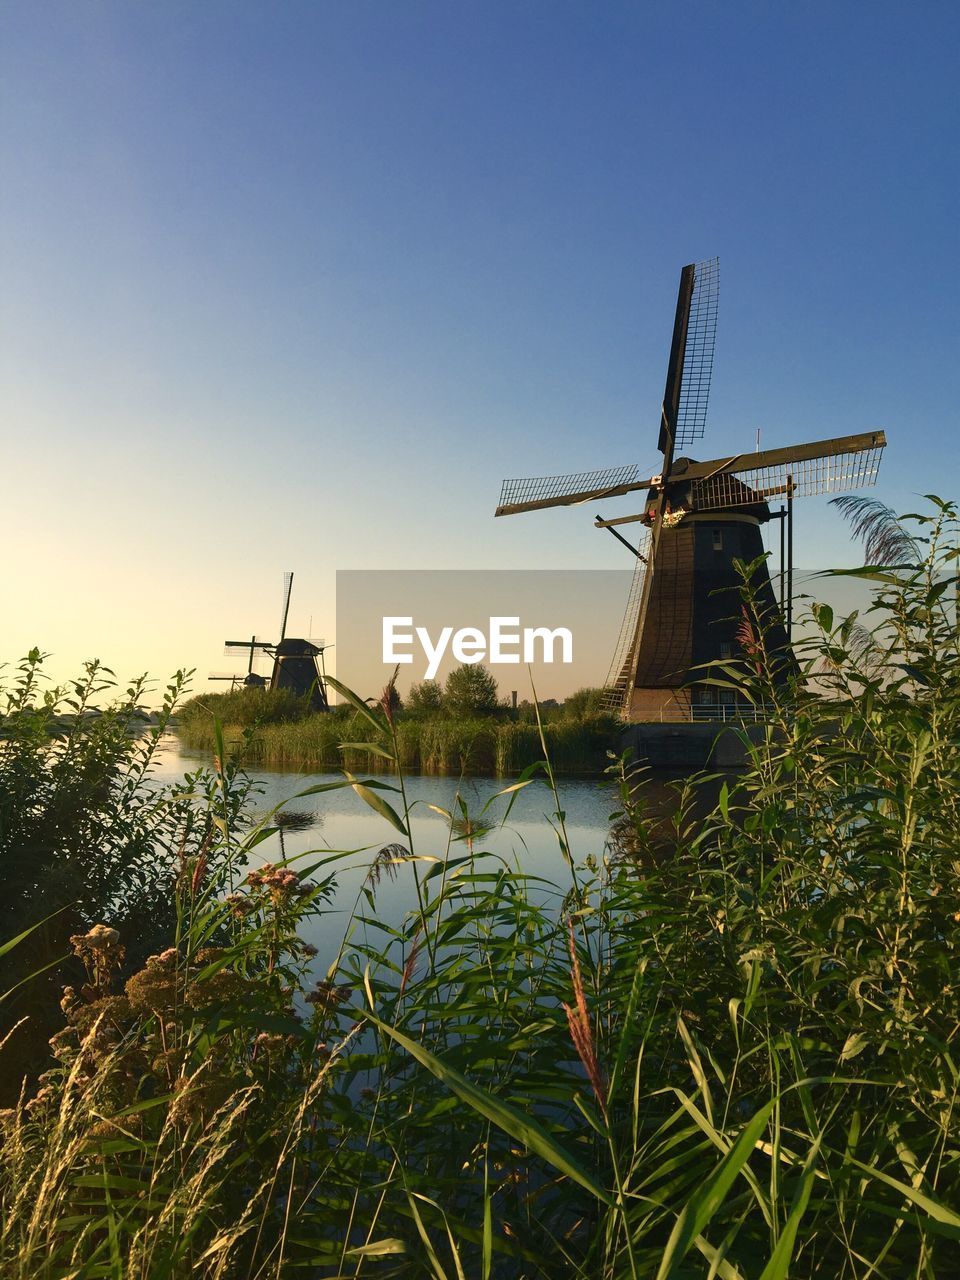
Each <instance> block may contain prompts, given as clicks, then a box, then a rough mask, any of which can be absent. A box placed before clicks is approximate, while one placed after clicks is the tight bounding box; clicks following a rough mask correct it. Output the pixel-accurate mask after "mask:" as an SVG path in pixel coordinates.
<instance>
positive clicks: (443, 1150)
mask: <svg viewBox="0 0 960 1280" xmlns="http://www.w3.org/2000/svg"><path fill="white" fill-rule="evenodd" d="M921 532H922V533H924V534H925V535H926V536H927V538H928V542H929V549H928V555H927V558H926V559H925V560H924V561H923V562H922V563H920V564H919V565H918V566H917V567H916V568H905V569H904V568H899V569H891V568H886V567H881V568H879V569H872V570H870V572H871V573H873V574H874V577H875V579H876V578H877V577H878V576H879V584H880V586H881V594H880V598H879V599H878V602H877V606H876V608H877V615H876V619H877V621H878V622H880V623H882V624H883V625H880V626H879V627H876V628H874V635H875V636H876V637H877V640H876V644H875V645H874V647H873V649H872V651H871V653H870V655H869V660H866V659H865V658H864V657H863V654H862V650H861V648H860V647H859V646H858V645H854V644H852V643H851V638H852V636H853V628H854V626H855V625H856V624H855V620H851V619H835V618H834V617H833V616H832V614H830V612H829V610H825V609H819V610H816V611H815V619H814V624H815V626H816V638H815V640H814V641H812V642H811V645H810V647H809V650H808V651H807V652H806V654H804V655H803V670H802V672H801V673H800V674H801V676H802V677H806V676H809V675H811V674H813V673H816V674H817V677H818V679H819V681H820V682H821V684H825V685H826V686H828V689H827V691H828V694H829V700H828V701H824V700H823V699H821V698H818V697H815V696H814V695H813V694H811V693H809V692H808V691H807V683H806V681H805V679H801V680H798V682H797V684H796V685H795V686H794V687H793V688H791V689H784V687H783V686H782V685H780V684H779V683H777V682H775V681H773V680H772V679H771V678H770V676H769V664H768V662H767V655H766V654H765V652H764V638H763V632H762V627H761V625H760V622H759V619H757V618H756V617H754V618H753V619H752V625H753V628H754V631H753V640H752V643H751V646H750V652H749V655H748V658H747V660H746V661H745V663H744V664H743V665H739V664H736V663H731V664H728V666H727V668H726V670H725V671H724V672H723V674H722V675H720V676H718V678H721V679H724V680H729V681H730V682H733V683H735V684H736V685H737V686H738V689H739V691H740V693H741V694H742V695H743V696H744V697H747V698H750V699H753V700H755V701H757V702H758V703H763V704H766V705H767V706H768V707H769V708H770V719H769V726H768V732H767V733H766V736H764V737H762V738H761V740H760V741H758V742H754V743H753V744H752V746H751V751H750V757H749V763H748V766H747V768H746V769H745V771H744V772H743V773H742V774H741V775H739V776H738V777H737V778H736V780H734V781H731V780H730V779H727V780H725V782H724V783H723V785H719V780H710V779H707V778H694V779H691V780H690V781H689V782H688V783H687V784H686V785H685V786H684V787H683V788H681V789H680V790H679V791H678V796H677V808H676V812H675V814H674V816H673V818H672V819H671V820H670V821H667V822H661V823H660V824H658V825H657V826H653V825H651V823H650V822H649V821H648V818H647V816H646V812H645V799H644V787H643V779H642V776H638V775H637V774H636V773H635V772H633V771H632V770H631V767H630V765H629V762H627V761H621V762H619V763H618V764H617V765H616V766H615V771H616V774H617V776H618V777H619V781H620V799H621V806H620V813H619V816H618V818H617V820H616V822H615V824H614V828H613V836H612V839H611V843H610V846H609V847H608V848H607V849H605V850H601V849H592V850H587V851H579V850H574V849H571V848H570V845H569V841H568V838H567V833H566V828H565V823H564V816H563V807H562V800H561V794H560V792H558V791H557V789H556V787H555V782H554V775H553V772H552V770H551V769H550V767H549V765H546V766H545V767H544V768H543V769H542V770H539V771H529V772H528V773H527V774H525V775H521V777H520V778H519V779H518V780H517V782H516V783H514V784H513V785H512V786H511V787H506V788H504V790H503V792H502V793H501V794H500V796H499V797H496V798H495V799H494V800H493V801H492V802H490V803H489V804H488V806H487V808H486V811H485V812H482V813H479V814H474V815H467V814H465V813H464V812H463V811H462V810H461V809H460V808H459V807H458V809H457V810H456V811H455V812H451V813H449V814H447V818H448V822H447V828H448V831H447V837H446V840H445V841H443V842H441V843H439V844H437V845H432V846H431V847H429V848H421V847H419V846H418V845H416V844H415V842H414V840H413V837H412V827H411V821H410V808H409V806H408V804H407V799H406V794H405V786H404V780H403V774H402V771H400V772H399V774H398V777H397V780H396V782H395V783H394V782H390V783H387V782H384V781H382V780H379V781H378V780H376V779H366V780H362V779H359V778H356V777H352V776H351V777H344V778H343V779H342V780H341V781H339V782H335V783H332V784H327V785H332V786H343V787H351V788H353V790H354V791H355V793H356V795H357V797H358V801H360V802H365V803H366V804H368V805H370V806H371V807H373V808H374V809H375V810H376V811H377V812H378V813H379V814H380V815H381V817H382V819H383V822H384V840H383V844H382V845H381V846H380V847H379V848H378V849H375V850H374V849H372V850H370V851H369V853H368V855H367V858H366V861H365V866H366V872H365V876H364V880H363V883H362V886H361V888H360V891H359V894H358V898H357V906H356V909H355V910H354V912H353V914H352V917H351V919H350V920H349V921H348V922H347V924H346V928H345V931H344V932H343V941H342V944H341V947H340V951H339V955H338V958H337V961H336V963H335V964H334V965H333V966H332V967H331V969H330V970H329V971H328V972H326V973H324V974H316V973H313V972H312V971H310V969H309V967H308V966H309V959H310V957H309V954H308V949H307V948H305V946H304V944H303V943H302V942H301V941H300V940H299V939H300V936H301V935H302V933H303V931H304V927H305V926H306V925H307V924H308V923H309V922H310V921H311V920H313V921H316V920H317V918H318V917H319V919H320V921H321V922H322V923H324V925H325V927H327V928H330V929H337V930H338V931H341V930H343V923H342V920H341V918H340V916H339V915H337V916H333V915H328V914H327V913H328V912H329V908H330V895H331V894H332V892H333V887H334V881H335V878H336V874H337V870H338V868H339V866H340V864H341V861H342V859H343V858H346V857H348V856H349V857H351V858H354V857H355V856H356V854H355V853H354V854H351V855H346V854H344V855H339V854H337V853H335V852H332V851H330V850H321V851H317V852H316V853H314V854H311V855H305V856H304V857H303V858H302V859H301V860H299V861H298V862H297V863H296V864H294V865H270V866H262V865H259V866H256V865H254V863H255V858H256V852H255V851H256V849H257V848H258V846H259V844H260V843H261V842H262V840H263V838H264V836H265V835H266V834H267V833H268V832H269V831H270V830H271V829H272V826H273V825H275V820H276V816H277V815H276V814H273V815H270V816H268V817H267V818H266V819H265V820H264V821H263V823H262V824H260V825H259V826H257V827H253V828H250V827H246V828H244V827H243V826H242V825H240V826H238V825H237V824H236V823H235V822H234V820H233V818H232V817H231V816H230V815H231V814H233V815H236V814H238V813H240V812H242V810H243V793H242V780H241V779H239V778H238V777H231V776H229V775H227V774H223V773H221V774H214V775H212V783H213V785H212V786H211V787H210V788H209V789H206V788H205V785H204V786H201V785H195V787H194V791H193V796H194V802H195V805H196V814H197V815H200V814H202V813H204V812H206V813H207V814H208V815H209V827H208V830H209V831H210V832H211V835H210V838H209V840H207V841H206V842H205V843H203V844H202V845H200V846H191V847H190V849H189V851H188V852H187V853H186V855H185V857H184V858H183V860H182V865H181V866H180V867H179V868H178V870H177V873H176V875H175V877H174V879H173V880H172V882H171V883H169V885H168V886H167V889H168V892H169V894H170V898H171V900H172V901H173V903H174V904H175V907H176V925H175V928H174V930H173V931H172V933H171V935H170V937H169V938H168V940H167V946H166V947H165V948H164V949H163V950H162V951H159V952H158V953H157V954H156V955H154V956H153V957H152V958H148V959H147V960H146V962H145V963H137V964H136V965H132V966H131V965H129V964H127V962H126V960H125V959H124V957H122V956H121V955H120V953H119V948H121V947H122V946H123V945H124V944H125V941H126V939H125V938H124V936H123V934H122V932H120V931H119V930H117V931H116V932H115V931H114V929H113V925H112V923H111V921H110V920H105V921H104V922H103V923H102V928H100V929H98V928H96V925H97V924H99V923H100V922H97V921H91V922H90V926H91V927H89V928H87V930H86V931H84V932H78V933H77V934H76V935H75V936H74V937H73V939H72V946H73V949H74V950H75V951H76V953H77V954H76V956H75V957H74V959H73V961H72V964H73V967H74V970H75V971H76V977H75V978H73V979H72V981H71V987H72V991H71V992H70V993H68V995H67V997H66V998H65V1000H64V1014H63V1030H62V1034H61V1035H60V1036H59V1037H57V1038H56V1042H55V1051H56V1054H57V1065H56V1066H54V1067H53V1068H52V1070H51V1071H50V1073H49V1074H48V1076H47V1078H46V1079H44V1080H43V1081H42V1082H41V1083H40V1087H39V1089H37V1088H33V1089H31V1090H29V1091H28V1093H27V1096H26V1097H25V1098H24V1099H23V1101H22V1102H21V1103H20V1104H18V1105H16V1106H14V1107H13V1108H11V1109H10V1110H8V1111H7V1112H5V1113H3V1115H2V1117H0V1124H2V1125H3V1128H4V1135H5V1141H4V1143H3V1144H2V1146H0V1208H2V1210H3V1212H2V1215H0V1271H2V1273H3V1275H4V1276H7V1275H9V1276H10V1277H12V1278H15V1280H26V1278H27V1277H31V1280H32V1278H33V1277H48V1278H49V1280H60V1278H61V1277H66V1276H68V1275H69V1276H75V1275H83V1276H90V1277H94V1276H122V1277H126V1276H131V1277H132V1276H145V1275H149V1276H151V1277H152V1276H171V1277H172V1276H185V1275H191V1276H202V1277H205V1278H206V1277H210V1278H211V1280H212V1278H213V1277H254V1276H256V1277H262V1278H263V1280H268V1278H277V1280H279V1278H280V1277H286V1276H290V1277H293V1276H299V1275H309V1276H315V1277H320V1278H329V1280H332V1278H333V1277H335V1276H336V1277H341V1276H342V1277H355V1278H357V1280H359V1278H360V1277H363V1278H366V1277H376V1278H377V1280H379V1278H381V1277H394V1276H395V1277H420V1276H422V1277H425V1278H426V1277H430V1278H431V1280H440V1278H441V1277H447V1276H449V1277H451V1280H452V1278H453V1277H461V1276H462V1277H464V1278H466V1277H470V1278H471V1280H473V1278H474V1277H476V1278H477V1280H487V1278H488V1277H504V1278H510V1280H520V1278H521V1277H523V1278H526V1277H531V1278H532V1277H543V1278H544V1280H547V1278H549V1280H558V1278H559V1280H564V1278H565V1277H570V1278H571V1280H572V1278H574V1277H576V1278H577V1280H621V1277H630V1278H631V1280H639V1278H641V1277H642V1278H644V1280H645V1278H646V1277H654V1278H655V1280H671V1278H679V1277H703V1280H707V1278H708V1277H715V1276H717V1277H724V1278H725V1280H775V1278H777V1277H781V1278H782V1277H785V1276H787V1275H789V1276H790V1277H793V1280H798V1278H800V1280H806V1278H810V1280H812V1278H813V1277H829V1280H866V1277H867V1276H871V1277H889V1278H890V1280H893V1278H896V1280H899V1278H900V1277H904V1276H916V1277H930V1278H934V1280H940V1278H946V1277H950V1276H952V1274H953V1271H954V1266H955V1259H956V1256H957V1249H958V1244H960V1119H958V1104H960V1099H958V1091H960V1078H958V1068H957V1063H956V1058H957V1048H956V1040H957V1035H958V1027H960V983H958V981H957V976H956V975H957V974H958V972H960V933H958V919H960V864H958V860H957V853H956V851H957V849H958V847H960V802H958V796H960V786H958V783H960V657H958V652H957V619H956V615H955V613H954V612H953V610H952V608H951V607H948V604H949V603H950V596H949V594H948V588H950V589H952V588H954V586H955V583H956V552H955V550H954V547H955V545H956V536H957V532H958V530H957V524H956V521H955V513H954V511H953V509H952V508H941V509H938V510H937V511H936V512H935V514H934V516H933V517H932V519H931V520H930V521H929V523H926V524H922V525H921ZM944 582H945V583H946V587H944V585H943V583H944ZM748 609H749V603H748ZM344 696H348V697H349V694H348V693H347V691H344ZM352 705H353V708H354V711H355V713H356V716H357V723H358V724H359V723H360V722H362V723H363V724H364V725H365V727H366V729H367V730H368V731H369V733H370V736H371V741H374V740H375V742H376V744H377V745H378V747H379V749H380V750H381V751H382V752H384V753H385V755H386V757H388V758H389V759H390V760H391V761H392V763H393V765H394V766H395V767H399V759H398V756H399V745H398V743H399V733H400V728H401V722H400V721H399V719H398V718H397V716H396V715H395V714H394V712H393V709H392V707H391V703H390V700H389V698H388V699H385V701H384V703H383V705H382V706H380V707H373V708H371V707H368V706H366V705H365V704H364V703H362V702H360V701H359V700H354V701H353V703H352ZM2 759H3V757H2V756H0V760H2ZM219 759H220V760H221V761H222V760H223V753H222V752H220V753H219ZM198 780H199V775H198ZM544 785H546V786H547V787H548V788H550V793H551V794H552V797H553V807H554V814H553V822H554V826H555V830H556V832H557V837H558V840H559V841H560V844H561V848H562V849H563V851H564V853H565V854H566V855H567V868H568V876H567V879H566V880H565V881H564V882H563V883H560V884H556V885H552V886H546V885H544V884H543V883H542V882H537V881H535V880H533V879H532V878H531V877H529V876H528V875H526V874H525V873H524V872H523V871H522V870H520V869H518V868H517V867H516V866H514V865H512V864H510V863H506V862H504V860H503V859H501V858H500V857H498V856H494V855H492V854H490V853H488V852H486V850H485V847H484V836H483V831H484V828H485V827H489V826H490V825H491V823H495V822H498V821H505V820H508V819H509V809H510V804H511V800H512V797H513V796H514V795H515V794H516V791H517V789H518V788H519V787H523V786H544ZM236 788H240V790H236ZM711 796H713V797H714V800H713V803H707V804H704V802H703V801H704V797H707V798H708V801H709V797H711ZM698 801H699V806H698V807H699V808H700V810H701V811H703V810H704V809H706V816H705V817H704V816H700V817H698V818H697V819H696V820H694V818H693V816H692V815H693V812H694V808H695V807H697V802H698ZM583 855H585V856H583ZM251 867H252V868H253V869H252V870H251V869H250V868H251ZM400 876H403V877H405V878H408V879H409V881H410V888H411V890H412V900H413V902H414V904H415V905H414V907H413V909H412V910H411V911H410V912H409V913H408V915H407V916H406V917H405V918H404V919H403V920H402V921H392V920H389V919H387V918H382V911H381V904H382V903H383V901H384V898H383V895H384V891H385V890H387V889H388V887H389V889H390V891H391V892H392V889H393V886H392V885H389V884H388V882H390V881H391V880H392V879H393V878H395V877H400ZM20 945H25V944H20ZM14 950H16V949H14ZM0 990H2V988H0ZM0 1007H2V1006H0ZM14 1045H15V1040H11V1041H10V1042H9V1044H8V1046H7V1049H6V1050H5V1051H6V1052H9V1051H10V1049H11V1048H12V1047H13V1046H14Z"/></svg>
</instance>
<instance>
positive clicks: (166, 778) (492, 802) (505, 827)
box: [153, 734, 618, 971]
mask: <svg viewBox="0 0 960 1280" xmlns="http://www.w3.org/2000/svg"><path fill="white" fill-rule="evenodd" d="M209 764H210V760H209V757H207V756H205V755H203V754H200V753H197V752H191V751H188V750H186V749H185V748H184V747H183V746H182V745H181V744H180V742H179V740H178V739H177V737H176V736H175V735H174V734H167V735H165V736H164V738H163V740H162V742H161V744H160V748H159V751H158V755H157V761H156V768H155V770H154V773H153V776H154V778H155V779H156V780H157V781H158V782H173V781H176V780H179V779H180V778H182V777H183V775H184V773H185V772H187V771H190V772H192V771H195V770H197V769H198V768H200V767H202V766H207V765H209ZM247 773H248V776H249V777H250V779H251V780H252V782H253V784H254V788H255V794H254V809H255V810H256V812H257V814H258V815H266V814H268V813H269V812H270V810H272V809H273V808H274V806H276V805H278V804H280V803H281V802H285V803H284V808H283V810H282V811H281V812H282V813H283V815H284V818H283V819H282V821H283V823H284V825H283V826H282V828H281V830H280V831H279V832H277V833H276V834H274V835H272V836H270V837H269V838H268V839H267V840H265V841H264V842H263V843H262V844H260V845H258V846H257V847H256V849H255V850H254V853H253V856H252V858H251V864H250V865H256V864H262V863H264V862H275V861H278V860H279V859H280V858H282V857H285V858H286V859H287V860H288V861H290V862H292V865H293V867H294V869H296V870H298V871H301V872H302V871H304V870H306V869H308V868H311V867H315V868H316V870H314V871H313V873H312V874H313V878H314V879H319V878H322V877H323V875H324V874H325V873H327V872H334V873H335V875H336V890H335V892H334V895H333V898H332V900H331V902H330V905H329V907H328V908H327V909H326V910H325V912H324V915H323V916H322V917H321V918H320V919H318V920H316V921H314V922H312V924H311V926H310V927H309V928H308V929H306V930H305V931H304V932H303V935H302V936H303V937H304V940H305V941H307V942H310V943H312V944H313V945H314V946H315V947H316V948H317V950H318V955H317V958H316V961H315V965H314V966H313V968H314V970H315V971H324V970H325V969H326V968H327V966H328V965H329V964H330V962H331V961H332V960H333V959H334V958H335V957H336V955H337V953H338V950H339V948H340V944H341V941H342V939H343V936H344V930H345V928H346V926H347V924H348V923H349V921H350V919H351V917H352V916H353V915H354V912H355V910H356V909H357V903H358V897H359V895H360V893H361V889H362V887H363V885H364V883H365V881H366V880H367V878H368V875H369V871H370V866H371V863H372V861H373V860H374V858H376V856H377V854H378V852H379V851H380V850H381V849H382V848H384V846H386V845H389V844H392V843H398V844H406V843H407V842H406V841H405V840H404V837H403V836H402V835H401V833H400V832H398V831H397V830H396V829H395V828H394V827H392V826H391V825H390V824H389V822H388V821H387V820H386V819H384V818H383V817H382V816H380V815H379V814H377V813H375V812H374V811H373V810H372V809H371V808H370V806H369V805H368V804H367V803H366V802H365V801H364V800H363V799H362V798H361V797H360V796H358V795H357V794H356V792H354V791H353V789H352V788H350V787H345V788H343V789H341V790H331V791H320V792H315V793H314V794H307V795H304V794H302V793H304V792H307V791H309V790H310V788H312V787H316V786H319V785H323V784H329V783H334V782H342V781H343V775H342V774H339V773H311V772H309V771H306V770H304V771H300V772H294V771H290V770H284V769H266V768H262V767H258V768H255V769H253V768H251V769H249V770H247ZM363 776H364V777H365V778H374V779H375V780H376V781H379V782H383V783H387V784H389V785H390V786H393V787H395V786H396V785H397V779H396V777H395V776H394V775H382V776H378V775H375V774H365V775H363ZM511 783H512V780H511V779H509V778H506V779H503V778H485V777H475V776H465V777H463V778H452V777H447V778H439V777H432V776H431V777H428V776H419V775H414V776H410V777H407V778H405V779H404V786H405V788H406V793H407V801H408V804H409V805H410V806H411V830H412V836H413V839H412V852H413V853H414V854H415V855H416V856H417V857H418V858H423V859H424V860H425V861H424V862H423V863H421V864H419V866H420V871H421V873H422V874H423V873H425V872H426V871H428V870H429V869H430V866H431V865H435V862H434V861H433V860H439V861H442V860H443V859H444V858H445V856H447V854H448V850H449V856H450V857H451V858H455V857H459V856H462V855H463V854H465V853H466V847H465V844H464V842H463V840H462V839H459V840H457V839H455V838H453V837H451V824H450V822H449V821H448V820H447V818H445V817H444V816H443V815H442V814H440V813H437V812H436V809H442V810H446V811H447V813H451V814H454V815H455V816H457V817H460V816H462V815H461V809H460V804H459V802H458V798H459V800H462V801H463V804H464V805H465V806H466V809H467V812H468V814H469V815H470V817H471V819H473V820H474V821H482V823H483V825H484V828H488V829H486V830H485V831H484V832H483V834H482V835H480V836H478V837H477V838H476V839H475V840H474V850H475V851H482V852H483V853H484V854H489V855H490V856H491V859H493V860H494V861H493V862H492V863H491V865H497V864H498V863H500V862H503V863H507V864H508V865H511V866H513V867H515V868H517V869H518V870H520V871H521V872H522V873H523V874H524V875H526V876H527V877H529V881H528V885H529V892H530V894H531V896H532V897H534V898H535V899H537V900H538V901H540V902H543V903H544V905H546V904H547V903H549V902H551V901H554V900H555V901H556V903H557V905H559V902H560V900H561V899H562V897H563V895H564V894H565V893H566V892H567V890H569V888H570V887H571V879H570V870H569V867H568V865H567V863H566V861H565V859H564V857H563V854H562V852H561V848H560V842H559V840H558V836H557V833H556V831H555V827H556V818H555V810H556V803H555V800H554V797H553V794H552V792H551V791H550V789H549V788H548V787H547V785H546V783H545V782H544V781H542V780H539V779H538V780H537V781H534V782H532V783H530V785H528V786H526V787H524V788H523V789H522V790H520V791H519V792H516V793H511V794H507V795H502V794H498V793H501V792H503V791H504V789H505V788H507V787H509V786H511ZM558 789H559V794H560V800H561V805H562V808H563V813H564V823H565V828H566V834H567V839H568V841H569V846H570V850H571V853H572V856H573V860H574V863H576V864H582V863H583V862H584V860H585V859H586V858H587V857H588V856H590V855H592V856H593V857H594V858H596V859H597V860H598V861H599V860H600V858H601V857H602V856H603V852H604V845H605V843H606V840H607V837H608V833H609V827H610V822H609V818H610V815H611V813H612V812H613V811H614V810H615V809H616V808H617V805H618V797H617V793H616V789H615V788H614V787H613V786H612V785H611V784H610V783H607V782H604V781H600V780H597V779H571V778H562V779H560V780H559V781H558ZM377 794H378V795H380V796H382V797H383V798H384V799H386V800H387V801H388V803H389V804H391V805H392V807H393V808H394V809H397V810H400V809H402V800H401V797H400V796H399V795H398V794H396V793H394V792H390V791H381V792H378V793H377ZM511 799H512V800H513V804H512V806H510V801H511ZM488 802H489V804H488ZM485 805H488V807H487V808H486V810H485V811H484V812H483V814H482V817H481V810H484V806H485ZM430 806H435V808H431V807H430ZM508 806H510V808H509V814H508ZM398 870H399V874H398V875H397V876H396V878H395V879H394V878H392V877H391V876H389V875H386V874H385V875H383V876H381V877H380V880H379V884H378V886H377V890H376V901H375V912H374V913H373V914H371V910H370V907H369V905H368V904H367V902H366V900H365V899H361V901H360V909H359V914H360V915H361V916H364V917H365V918H366V923H365V924H363V925H360V926H357V927H356V928H355V931H354V935H353V938H354V941H360V940H361V937H362V935H363V934H364V933H365V932H366V934H367V936H368V938H369V940H370V941H371V942H377V943H378V942H381V941H383V932H384V931H382V930H379V928H378V926H379V925H384V926H386V927H387V929H389V928H391V927H396V926H398V925H399V924H400V923H401V922H402V919H403V917H404V914H405V913H406V912H408V911H412V910H413V909H414V908H415V906H416V891H415V887H414V882H413V876H412V874H411V869H410V868H409V867H408V866H401V867H399V869H398ZM378 932H379V934H380V936H379V937H378V936H376V935H377V934H378Z"/></svg>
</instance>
